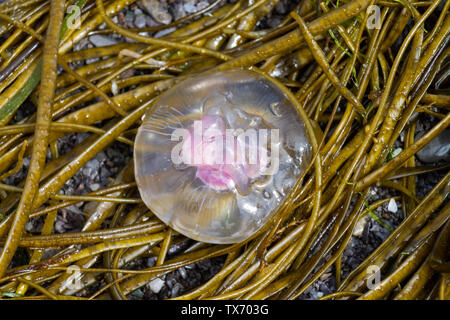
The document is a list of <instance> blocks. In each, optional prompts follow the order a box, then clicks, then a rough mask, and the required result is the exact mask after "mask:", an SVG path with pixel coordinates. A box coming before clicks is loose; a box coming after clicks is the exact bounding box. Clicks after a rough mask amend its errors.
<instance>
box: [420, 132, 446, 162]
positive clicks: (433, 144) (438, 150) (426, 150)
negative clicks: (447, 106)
mask: <svg viewBox="0 0 450 320" xmlns="http://www.w3.org/2000/svg"><path fill="white" fill-rule="evenodd" d="M416 155H417V157H418V158H419V160H420V161H422V162H426V163H435V162H438V161H445V162H449V161H450V128H447V129H445V130H444V131H443V132H442V133H441V134H440V135H438V136H437V137H435V138H434V139H433V140H431V141H430V142H429V143H428V144H427V145H426V146H425V147H423V148H422V149H421V150H419V152H417V154H416Z"/></svg>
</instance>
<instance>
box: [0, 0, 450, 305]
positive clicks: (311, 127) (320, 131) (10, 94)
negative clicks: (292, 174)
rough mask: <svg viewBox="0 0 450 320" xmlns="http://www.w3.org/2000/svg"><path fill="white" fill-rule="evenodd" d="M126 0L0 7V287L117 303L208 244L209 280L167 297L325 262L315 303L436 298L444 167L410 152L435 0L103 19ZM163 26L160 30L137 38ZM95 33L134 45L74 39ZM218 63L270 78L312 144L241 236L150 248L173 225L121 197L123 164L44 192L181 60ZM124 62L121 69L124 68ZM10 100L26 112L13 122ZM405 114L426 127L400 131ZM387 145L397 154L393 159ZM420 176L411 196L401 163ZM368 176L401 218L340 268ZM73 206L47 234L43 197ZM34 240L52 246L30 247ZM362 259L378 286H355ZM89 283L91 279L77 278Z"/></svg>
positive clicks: (51, 208)
mask: <svg viewBox="0 0 450 320" xmlns="http://www.w3.org/2000/svg"><path fill="white" fill-rule="evenodd" d="M134 2H135V0H110V1H102V0H96V1H88V0H78V1H74V3H72V2H71V1H56V0H54V1H44V0H28V1H17V0H10V1H8V2H6V3H2V4H0V19H1V21H0V36H1V37H2V43H1V45H0V56H1V61H0V62H1V66H0V81H1V82H0V175H1V179H0V180H2V181H5V179H7V178H8V177H10V176H12V175H14V174H15V173H16V172H17V171H19V170H20V169H21V167H22V166H23V165H24V159H25V158H27V157H29V159H30V162H29V165H28V175H27V177H26V179H24V180H23V181H22V182H20V183H19V184H18V185H17V186H14V185H11V184H6V183H2V184H1V185H0V189H1V190H2V191H1V193H0V196H1V203H0V214H1V222H0V236H1V239H2V240H1V246H2V251H1V255H0V278H1V280H0V281H1V284H2V292H3V294H4V295H5V296H13V297H16V298H17V299H28V298H31V299H33V298H36V297H37V298H50V299H83V298H110V297H112V298H117V299H126V298H127V295H129V294H130V293H132V292H134V291H135V290H137V289H138V288H140V287H142V286H144V285H146V284H148V283H149V282H150V281H152V280H153V279H155V278H156V277H160V276H162V275H164V274H167V273H169V272H171V271H173V270H177V269H179V268H181V267H183V266H188V265H191V264H193V263H195V262H198V261H202V260H206V259H210V258H214V257H225V262H224V264H223V266H222V268H221V270H220V271H219V272H218V273H217V274H216V275H215V276H214V277H212V278H211V279H210V280H209V281H208V282H206V283H205V284H203V285H200V286H199V287H197V288H195V289H193V290H191V291H190V292H187V293H184V295H182V296H180V297H178V298H179V299H267V298H272V299H295V298H297V297H299V296H300V295H301V294H302V293H303V292H305V290H306V289H307V288H308V287H309V286H310V285H311V284H312V283H314V282H315V281H316V280H317V279H319V278H320V276H321V275H322V274H323V273H324V272H326V270H328V269H329V268H330V267H332V266H334V267H335V268H334V270H335V273H336V282H337V290H336V292H335V293H333V294H331V295H328V296H325V297H323V298H322V299H331V298H356V297H357V298H359V299H381V298H393V299H415V298H421V299H445V298H447V299H448V297H449V296H450V292H449V290H450V286H449V266H448V262H447V259H448V253H449V252H448V242H449V241H450V223H449V222H448V219H449V216H450V214H449V203H448V201H446V199H447V197H448V192H449V188H450V186H449V178H450V174H449V173H448V165H436V166H423V165H418V162H417V161H416V159H415V157H414V156H415V154H416V153H417V152H418V151H419V150H420V149H422V148H423V147H424V146H426V145H427V144H429V143H430V142H431V141H432V140H433V138H435V137H437V136H438V135H439V134H440V133H442V132H443V131H444V130H445V129H446V128H447V127H448V124H449V121H450V118H449V113H448V110H449V106H450V103H449V96H448V80H447V77H448V60H447V57H448V53H449V49H448V46H447V43H448V39H449V24H450V17H449V15H448V8H449V5H450V3H449V1H445V0H440V1H439V0H438V1H409V0H380V1H377V0H353V1H343V0H340V1H332V0H331V1H330V0H326V1H312V0H304V1H300V2H299V4H298V5H296V7H295V8H294V10H293V11H292V12H291V13H290V14H289V15H286V16H285V17H284V19H283V20H282V21H281V22H280V23H279V25H278V26H276V27H273V28H267V29H266V28H262V29H261V28H260V27H259V26H260V25H261V21H262V20H263V19H264V18H265V17H267V16H268V15H270V13H271V12H272V11H273V10H274V7H275V6H276V4H277V2H278V1H277V0H260V1H254V2H253V1H245V0H240V1H237V2H234V3H226V4H224V3H223V2H222V1H215V2H213V3H211V4H210V6H208V7H207V8H205V9H203V10H201V11H199V12H197V13H194V14H192V15H190V16H187V17H185V18H183V19H182V20H181V21H180V20H178V21H175V22H173V23H171V24H169V25H161V26H157V27H151V28H144V29H139V30H134V29H127V28H125V27H123V26H120V25H119V24H117V23H116V22H115V21H114V19H113V18H112V17H114V16H115V15H117V14H118V13H119V12H120V11H121V10H123V9H124V8H126V7H127V6H129V5H131V4H133V3H134ZM69 7H70V8H71V9H75V10H68V9H69ZM66 12H71V13H68V14H66V16H65V17H64V14H65V13H66ZM77 12H79V13H81V15H80V16H79V17H78V18H79V22H80V24H79V25H78V26H77V27H75V28H74V27H73V24H72V23H73V21H74V19H75V18H76V16H75V14H76V13H77ZM205 13H206V14H205ZM174 26H176V27H177V28H176V30H175V31H173V32H171V33H168V34H166V35H165V36H163V37H158V38H156V37H151V36H149V35H143V34H142V32H150V33H153V32H155V31H159V30H163V29H167V28H171V27H174ZM100 27H101V28H100ZM95 33H116V34H119V35H122V36H124V37H126V38H129V39H132V40H134V43H132V44H126V45H125V46H124V45H123V44H116V45H111V46H106V47H99V48H90V49H84V50H81V51H76V50H74V47H75V45H76V44H77V43H79V42H80V41H81V40H82V39H83V38H85V37H86V36H89V35H92V34H95ZM99 58H100V59H99ZM92 59H97V60H95V62H92ZM87 60H91V63H87V64H84V65H83V62H86V61H87ZM80 62H81V63H80ZM80 64H81V66H80ZM58 65H59V66H61V67H62V69H63V70H61V71H60V72H57V71H58V70H57V66H58ZM230 68H251V69H253V70H255V71H257V72H261V73H264V74H265V75H266V77H270V79H271V81H273V82H275V83H276V84H277V85H278V86H279V87H281V88H283V91H284V93H285V94H286V95H288V96H289V97H290V99H291V100H292V101H294V102H295V104H296V108H297V110H298V112H299V113H300V115H301V116H302V118H303V120H304V121H305V126H306V129H307V131H308V134H309V136H310V138H311V143H312V147H313V160H312V162H311V164H310V166H309V168H308V169H307V171H306V172H305V173H304V174H303V176H302V177H301V178H300V179H299V180H298V181H297V183H296V184H295V187H294V188H293V190H292V191H291V193H290V194H289V195H288V196H287V198H286V200H285V201H284V203H283V204H282V205H281V207H280V208H279V210H278V212H277V214H276V215H275V216H274V218H273V220H272V221H271V222H270V223H268V224H267V226H266V228H264V229H263V230H261V232H260V233H258V234H257V235H256V236H255V237H253V238H252V239H250V240H249V241H246V242H244V243H238V244H233V245H208V244H203V243H190V245H189V247H188V248H184V249H181V250H178V251H177V252H176V254H172V255H171V256H168V252H169V249H170V248H171V247H176V246H179V245H180V243H183V242H184V241H185V238H184V237H182V236H181V235H179V234H177V233H176V232H174V231H172V230H171V229H169V228H167V227H166V226H165V225H164V224H162V223H161V222H160V221H159V220H158V219H156V217H155V216H154V215H153V214H152V213H151V212H150V211H149V210H148V209H147V208H146V207H145V206H143V205H142V201H141V199H140V198H138V197H137V196H136V197H134V198H133V195H137V192H136V184H135V182H134V178H133V174H132V173H133V168H132V163H131V162H130V163H129V164H128V165H126V166H125V167H124V168H123V169H122V171H121V172H120V173H118V174H117V176H116V177H115V179H114V181H112V182H111V184H110V186H108V187H106V188H103V189H99V190H97V191H93V192H91V193H88V194H83V195H74V194H73V195H68V194H61V193H60V190H61V188H62V186H63V185H64V184H65V183H66V182H67V181H68V180H69V179H70V178H71V177H73V176H74V175H75V174H76V173H77V172H78V171H79V170H80V169H81V168H82V167H83V166H84V165H85V164H86V163H87V162H88V161H89V160H90V159H92V158H93V157H94V156H95V155H96V154H98V153H99V152H101V151H102V150H103V149H105V148H106V147H107V146H108V145H110V144H111V143H112V142H114V141H120V142H121V143H125V144H128V145H133V141H134V136H135V134H136V128H137V127H138V126H139V124H140V119H141V116H142V115H143V114H144V113H145V111H146V110H147V109H148V108H150V107H151V105H152V101H153V99H154V98H155V97H156V96H158V94H159V93H160V92H162V91H164V90H166V89H168V88H170V87H171V86H173V85H174V84H175V83H177V82H178V81H180V80H181V79H183V78H186V77H191V76H195V74H196V73H200V72H202V71H208V70H226V69H230ZM128 70H138V71H139V74H138V75H133V76H129V77H127V76H124V74H126V72H127V71H128ZM446 85H447V87H446ZM98 98H100V99H98ZM24 101H31V102H32V103H33V104H35V105H36V107H37V111H36V112H35V113H34V114H31V115H29V116H26V117H24V118H22V119H21V118H18V117H15V115H16V114H17V112H18V110H20V107H21V106H22V105H23V104H24ZM423 114H427V115H429V116H430V117H432V119H433V126H432V127H431V128H430V130H428V131H427V132H426V133H425V134H424V135H422V136H421V137H417V136H416V135H415V131H416V130H415V128H416V126H417V123H418V121H419V119H420V116H422V115H423ZM70 132H88V133H90V135H89V138H87V139H86V140H84V141H83V142H81V143H79V144H78V145H77V146H75V147H74V148H73V149H72V150H70V151H68V152H67V153H65V154H62V155H60V154H59V150H58V145H57V141H58V139H60V138H62V137H64V136H65V135H67V134H68V133H70ZM399 140H400V142H401V143H402V151H401V152H400V153H399V154H398V155H396V156H394V155H393V153H392V150H393V147H394V144H395V143H396V142H398V141H399ZM438 171H439V172H441V173H442V172H444V174H443V175H442V174H441V175H440V176H441V179H440V180H439V182H438V183H436V184H435V185H434V187H433V188H432V189H431V190H430V191H429V192H428V193H427V194H426V195H425V196H424V197H419V195H418V194H417V177H416V176H417V175H424V174H430V173H434V172H438ZM375 186H383V187H387V188H389V189H392V190H395V191H396V192H399V194H400V196H398V197H396V198H397V199H399V200H400V201H401V203H402V212H403V220H402V222H401V223H400V225H399V226H397V227H396V228H395V229H393V230H392V233H391V234H390V236H389V237H388V238H387V239H386V240H385V241H384V242H383V243H382V244H381V245H380V246H378V247H377V248H376V249H375V251H374V252H372V253H371V255H370V256H369V257H367V258H366V259H365V260H364V261H363V262H362V263H361V264H360V265H359V266H358V267H357V268H356V269H354V270H353V271H352V272H351V273H350V274H348V275H346V276H345V277H344V278H343V277H342V276H343V273H342V270H341V269H342V267H341V266H342V255H343V252H344V249H345V248H346V246H347V244H348V243H349V241H350V239H351V237H352V234H353V230H354V228H355V225H356V224H357V223H358V221H360V220H361V219H362V218H364V216H365V215H367V214H371V215H374V214H373V210H374V209H375V208H376V207H378V206H380V205H382V204H383V203H386V202H387V201H389V200H390V198H386V199H381V200H380V201H377V202H374V203H370V204H369V203H367V200H366V199H367V196H368V193H369V190H370V189H371V188H372V187H375ZM80 202H84V203H85V205H84V207H83V211H84V213H85V214H86V215H87V219H86V221H85V224H84V226H83V228H82V230H81V231H80V232H73V233H61V234H57V233H54V223H55V220H56V217H57V215H58V214H59V213H58V210H61V209H62V208H65V207H68V206H71V205H74V204H77V203H80ZM36 217H43V218H42V219H44V224H43V227H42V229H41V230H40V233H41V234H40V235H31V234H29V233H28V232H26V231H25V225H26V223H27V221H29V219H32V218H36ZM20 248H26V249H27V252H28V256H27V257H26V261H25V262H23V263H20V264H17V263H16V265H15V266H13V267H9V268H8V266H9V264H10V262H11V261H13V260H14V259H13V257H14V256H15V254H17V253H18V249H20ZM48 248H52V249H56V251H54V252H53V255H52V256H50V257H44V253H45V252H46V251H45V249H48ZM142 256H155V257H157V262H156V265H155V266H152V267H149V268H143V269H139V270H131V269H129V268H127V266H130V265H131V263H132V262H133V261H135V260H136V259H138V258H139V257H142ZM373 267H376V270H378V271H377V272H379V271H381V272H382V274H383V277H382V278H381V281H375V282H373V281H372V280H373V274H372V273H370V272H368V271H369V270H373ZM74 269H76V270H77V271H79V273H80V274H79V276H81V277H82V278H81V281H79V283H78V285H77V286H75V287H74V286H72V285H71V284H72V282H73V277H71V275H72V273H73V272H68V271H73V270H74ZM92 287H97V288H99V289H98V290H97V291H95V290H94V292H90V293H89V291H87V290H84V289H88V288H92ZM87 292H88V293H87ZM36 294H37V295H36Z"/></svg>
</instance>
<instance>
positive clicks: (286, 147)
mask: <svg viewBox="0 0 450 320" xmlns="http://www.w3.org/2000/svg"><path fill="white" fill-rule="evenodd" d="M134 152H135V154H134V159H135V174H136V181H137V184H138V187H139V191H140V194H141V197H142V199H143V201H144V202H145V204H146V205H147V206H148V207H149V208H150V209H151V210H152V211H153V213H155V214H156V215H157V216H158V218H160V219H161V220H162V221H163V222H165V223H166V224H168V225H170V226H171V227H172V228H173V229H175V230H177V231H178V232H180V233H182V234H184V235H186V236H188V237H190V238H192V239H195V240H199V241H203V242H210V243H234V242H241V241H243V240H246V239H247V238H249V237H250V236H252V235H253V234H254V233H255V232H256V231H258V230H259V229H260V228H261V227H262V226H264V225H265V223H266V222H267V221H268V220H269V219H270V218H271V217H272V216H273V214H274V213H275V212H276V211H277V209H278V207H279V206H280V205H281V203H282V202H283V200H284V199H285V197H286V196H287V195H288V194H289V192H290V190H291V189H292V187H293V186H294V184H295V183H296V181H297V179H298V178H299V177H300V175H301V174H302V172H303V170H304V169H305V168H306V166H307V164H308V163H309V161H310V157H311V146H310V143H309V139H308V137H307V133H306V129H305V125H304V123H303V121H302V119H301V117H300V115H299V114H298V112H297V110H296V109H295V106H294V105H293V103H292V102H291V101H290V100H289V99H288V97H287V96H286V95H285V94H284V93H283V92H282V91H281V90H280V88H278V87H277V86H276V85H275V84H274V83H272V82H271V81H269V80H268V79H266V78H265V77H264V76H262V75H260V74H258V73H256V72H252V71H245V70H229V71H223V72H215V73H209V74H205V75H200V76H197V77H192V78H189V79H187V80H184V81H182V82H180V83H179V84H177V85H176V86H174V87H173V88H171V89H170V90H168V91H167V92H165V93H164V94H162V95H161V96H160V97H159V98H158V99H157V100H156V101H155V103H154V104H153V107H151V108H150V109H149V110H148V111H147V113H146V114H145V116H144V121H143V123H142V125H141V127H140V128H139V131H138V134H137V136H136V141H135V149H134Z"/></svg>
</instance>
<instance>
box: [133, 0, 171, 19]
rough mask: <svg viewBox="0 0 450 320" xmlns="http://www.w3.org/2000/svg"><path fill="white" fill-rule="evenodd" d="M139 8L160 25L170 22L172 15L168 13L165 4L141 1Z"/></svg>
mask: <svg viewBox="0 0 450 320" xmlns="http://www.w3.org/2000/svg"><path fill="white" fill-rule="evenodd" d="M139 3H140V5H141V7H142V8H143V9H144V10H145V11H147V12H148V14H150V15H151V16H152V17H153V19H155V20H156V21H157V22H159V23H161V24H169V23H170V22H172V15H171V14H170V13H169V11H168V6H167V2H165V1H158V0H141V1H140V2H139Z"/></svg>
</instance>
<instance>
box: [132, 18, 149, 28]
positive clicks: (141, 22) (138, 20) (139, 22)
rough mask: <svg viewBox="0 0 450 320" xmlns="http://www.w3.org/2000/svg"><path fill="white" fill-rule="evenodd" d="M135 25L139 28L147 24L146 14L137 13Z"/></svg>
mask: <svg viewBox="0 0 450 320" xmlns="http://www.w3.org/2000/svg"><path fill="white" fill-rule="evenodd" d="M134 25H135V26H136V28H139V29H141V28H144V27H145V26H146V25H147V21H146V19H145V16H144V15H143V14H139V15H136V18H135V19H134Z"/></svg>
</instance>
